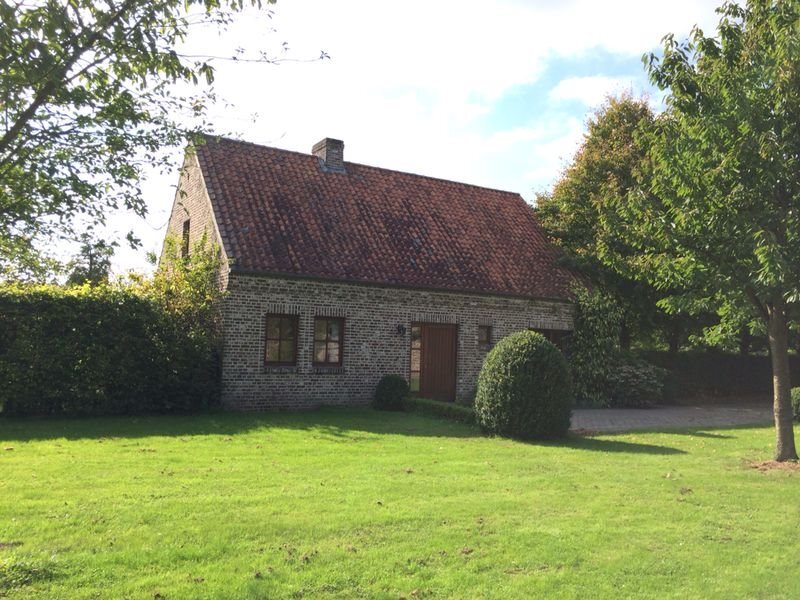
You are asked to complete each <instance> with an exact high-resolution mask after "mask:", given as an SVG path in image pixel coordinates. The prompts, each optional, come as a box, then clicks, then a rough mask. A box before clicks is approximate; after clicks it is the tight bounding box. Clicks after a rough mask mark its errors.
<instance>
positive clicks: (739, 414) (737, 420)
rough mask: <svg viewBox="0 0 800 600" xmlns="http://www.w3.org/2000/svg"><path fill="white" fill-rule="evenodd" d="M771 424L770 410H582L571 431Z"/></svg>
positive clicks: (733, 408)
mask: <svg viewBox="0 0 800 600" xmlns="http://www.w3.org/2000/svg"><path fill="white" fill-rule="evenodd" d="M771 422H772V407H771V406H769V405H767V406H763V405H761V406H659V407H656V408H581V409H576V410H574V411H572V426H571V429H572V430H579V429H583V430H587V431H607V432H608V431H614V432H619V431H631V430H637V429H676V428H686V427H697V428H701V427H727V426H736V425H761V424H769V423H771Z"/></svg>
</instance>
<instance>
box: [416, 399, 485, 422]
mask: <svg viewBox="0 0 800 600" xmlns="http://www.w3.org/2000/svg"><path fill="white" fill-rule="evenodd" d="M403 408H404V409H405V410H407V411H409V412H419V413H423V414H426V415H431V416H434V417H442V418H444V419H449V420H451V421H458V422H459V423H467V424H472V423H475V411H474V410H473V409H472V407H471V406H464V405H463V404H455V403H453V402H440V401H438V400H429V399H427V398H411V397H409V398H406V399H405V401H404V402H403Z"/></svg>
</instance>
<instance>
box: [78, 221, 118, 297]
mask: <svg viewBox="0 0 800 600" xmlns="http://www.w3.org/2000/svg"><path fill="white" fill-rule="evenodd" d="M80 241H81V249H80V252H79V253H78V255H77V256H76V257H75V258H74V259H73V260H72V261H70V263H69V265H68V267H69V269H70V273H69V276H68V277H67V283H68V284H69V285H83V284H85V283H88V284H89V285H100V284H102V283H108V278H109V275H111V257H113V256H114V250H115V249H116V247H117V246H118V245H119V244H118V243H117V242H106V241H105V240H100V239H95V238H93V237H92V236H91V235H90V234H89V233H84V234H82V235H81V238H80Z"/></svg>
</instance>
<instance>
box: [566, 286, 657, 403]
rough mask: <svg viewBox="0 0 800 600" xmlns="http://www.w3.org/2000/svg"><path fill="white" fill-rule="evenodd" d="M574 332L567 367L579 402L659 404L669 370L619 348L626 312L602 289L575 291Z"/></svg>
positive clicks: (576, 399)
mask: <svg viewBox="0 0 800 600" xmlns="http://www.w3.org/2000/svg"><path fill="white" fill-rule="evenodd" d="M575 298H576V302H575V331H574V332H573V335H572V339H571V343H570V351H569V366H570V371H571V373H572V380H573V383H574V386H575V401H576V404H577V405H578V406H585V407H591V408H604V407H613V408H642V407H646V406H652V405H653V404H656V403H658V402H661V401H662V400H663V397H664V389H665V385H666V381H667V372H666V371H664V369H661V368H659V367H656V366H654V365H652V364H650V363H649V362H647V361H646V360H643V359H641V358H638V357H635V356H633V355H632V354H630V353H624V352H622V350H621V349H620V346H619V338H620V330H621V324H622V311H621V309H620V308H619V305H618V304H617V302H616V301H615V300H614V299H613V298H612V297H611V296H609V295H607V294H604V293H602V292H600V291H596V290H595V291H588V290H586V289H582V288H581V289H578V290H576V293H575Z"/></svg>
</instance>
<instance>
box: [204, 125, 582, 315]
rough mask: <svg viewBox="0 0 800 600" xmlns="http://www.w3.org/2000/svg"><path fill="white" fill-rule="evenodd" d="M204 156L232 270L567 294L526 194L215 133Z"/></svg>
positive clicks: (565, 275) (565, 279) (563, 273)
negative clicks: (332, 162) (328, 165)
mask: <svg viewBox="0 0 800 600" xmlns="http://www.w3.org/2000/svg"><path fill="white" fill-rule="evenodd" d="M197 158H198V161H199V163H200V168H201V169H202V173H203V177H204V179H205V183H206V187H207V189H208V193H209V196H210V197H211V203H212V205H213V209H214V215H215V218H216V220H217V224H218V226H219V229H220V235H221V236H222V240H223V245H224V246H225V251H226V253H227V254H228V256H229V258H232V259H233V265H232V270H233V271H244V272H247V271H250V272H258V273H268V274H276V275H290V276H302V277H317V278H323V279H329V280H345V281H351V282H361V283H371V284H383V285H389V286H391V285H398V286H405V287H414V288H426V289H438V290H451V291H468V292H481V293H490V294H502V295H513V296H522V297H528V298H550V299H560V300H565V299H567V298H568V297H569V293H568V292H569V286H570V284H571V281H572V276H571V274H570V272H569V271H567V270H566V269H565V268H563V267H561V266H559V265H558V264H557V262H556V261H557V258H558V251H557V250H556V249H555V248H554V247H553V246H551V245H550V244H549V243H548V242H547V241H546V239H545V235H544V234H543V232H542V230H541V229H540V227H539V225H538V223H537V222H536V219H535V217H534V213H533V210H531V207H530V206H528V205H527V204H526V203H525V201H524V200H523V199H522V197H521V196H519V195H518V194H514V193H511V192H501V191H498V190H492V189H487V188H482V187H477V186H473V185H466V184H463V183H456V182H453V181H446V180H442V179H434V178H431V177H424V176H421V175H413V174H410V173H401V172H397V171H391V170H387V169H381V168H377V167H369V166H365V165H360V164H354V163H350V162H345V172H344V173H340V172H330V171H324V170H323V169H322V168H321V165H320V159H318V158H317V157H316V156H313V155H310V154H301V153H297V152H290V151H286V150H278V149H275V148H268V147H265V146H258V145H255V144H250V143H246V142H239V141H234V140H229V139H224V138H222V139H220V138H209V139H208V141H207V143H206V144H205V145H201V146H199V147H198V148H197Z"/></svg>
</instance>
